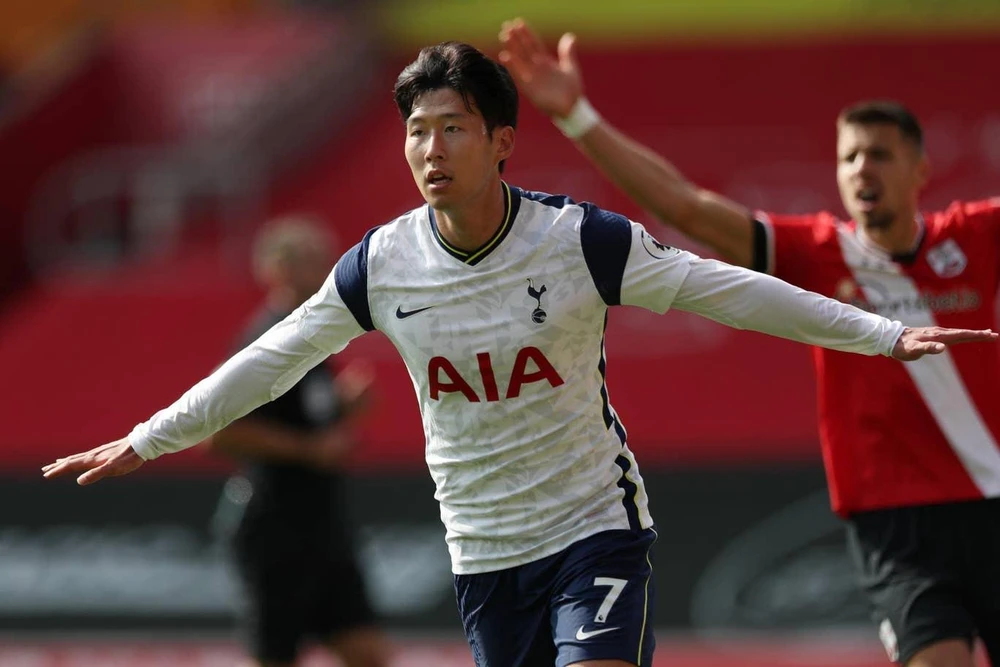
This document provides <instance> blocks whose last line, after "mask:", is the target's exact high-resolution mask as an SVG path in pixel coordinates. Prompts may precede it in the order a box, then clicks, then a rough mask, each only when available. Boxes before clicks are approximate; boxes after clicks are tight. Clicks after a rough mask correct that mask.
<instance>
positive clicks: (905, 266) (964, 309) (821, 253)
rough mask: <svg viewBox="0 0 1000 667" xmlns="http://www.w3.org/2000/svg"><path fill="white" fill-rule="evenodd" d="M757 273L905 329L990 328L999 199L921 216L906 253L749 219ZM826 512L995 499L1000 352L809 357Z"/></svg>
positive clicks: (829, 226) (999, 243) (803, 226)
mask: <svg viewBox="0 0 1000 667" xmlns="http://www.w3.org/2000/svg"><path fill="white" fill-rule="evenodd" d="M758 219H759V220H760V221H761V222H763V223H764V227H765V229H766V231H767V241H768V243H767V246H768V247H767V251H766V252H767V255H768V256H767V258H766V259H767V266H768V270H769V272H770V273H773V274H774V275H776V276H777V277H779V278H782V279H784V280H786V281H788V282H790V283H793V284H795V285H798V286H800V287H802V288H804V289H808V290H811V291H814V292H819V293H820V294H825V295H828V296H832V297H835V298H837V299H839V300H841V301H844V302H848V303H852V304H854V305H857V306H859V307H862V308H865V309H868V310H871V311H874V312H877V313H878V314H880V315H883V316H885V317H888V318H890V319H897V320H899V321H901V322H903V323H904V324H906V325H908V326H935V325H938V326H945V327H958V328H969V329H988V328H992V329H996V328H997V318H996V311H995V301H996V295H997V288H998V283H1000V199H994V200H991V201H989V202H975V203H955V204H953V205H952V206H951V207H949V208H948V209H947V210H946V211H943V212H935V213H929V214H925V215H924V217H923V231H922V239H921V241H920V243H919V246H918V247H917V248H916V250H915V251H914V252H913V253H912V255H910V256H908V257H891V256H889V255H888V254H886V253H884V252H881V251H879V250H878V249H875V248H873V247H872V246H871V245H870V244H868V243H866V242H865V240H864V239H863V238H862V237H861V236H860V235H859V232H858V229H857V226H856V224H855V223H853V222H848V223H844V222H841V221H839V220H837V219H836V218H835V217H834V216H833V215H831V214H829V213H819V214H815V215H806V216H780V215H770V214H761V215H760V216H759V217H758ZM814 359H815V362H816V374H817V382H818V388H819V426H820V439H821V442H822V447H823V460H824V464H825V466H826V473H827V478H828V482H829V487H830V497H831V502H832V505H833V509H834V511H836V512H837V513H839V514H841V515H845V516H846V515H849V514H851V513H853V512H858V511H863V510H870V509H877V508H884V507H898V506H907V505H921V504H930V503H939V502H948V501H959V500H969V499H977V498H984V497H995V496H1000V446H998V443H1000V346H998V345H995V344H979V345H959V346H957V347H952V348H950V349H949V350H948V351H946V352H945V353H943V354H940V355H935V356H928V357H924V358H923V359H921V360H919V361H916V362H912V363H906V364H904V363H900V362H898V361H895V360H893V359H889V358H885V357H882V358H876V357H861V356H858V355H852V354H844V353H842V352H834V351H830V350H824V349H821V348H815V349H814Z"/></svg>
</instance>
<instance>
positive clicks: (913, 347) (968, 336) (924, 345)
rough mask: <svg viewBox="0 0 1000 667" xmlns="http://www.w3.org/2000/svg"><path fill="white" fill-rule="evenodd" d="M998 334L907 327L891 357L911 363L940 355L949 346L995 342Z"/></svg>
mask: <svg viewBox="0 0 1000 667" xmlns="http://www.w3.org/2000/svg"><path fill="white" fill-rule="evenodd" d="M998 338H1000V334H996V333H993V332H992V331H990V330H989V329H985V330H976V329H945V328H943V327H916V328H911V327H907V328H906V329H904V330H903V334H902V335H901V336H900V337H899V340H897V341H896V346H895V347H893V348H892V357H893V358H894V359H899V360H900V361H913V360H914V359H919V358H920V357H922V356H924V355H925V354H941V353H942V352H944V351H945V350H946V349H947V348H948V346H949V345H957V344H958V343H982V342H988V341H995V340H997V339H998Z"/></svg>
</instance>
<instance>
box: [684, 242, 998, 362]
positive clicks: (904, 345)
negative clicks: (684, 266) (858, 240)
mask: <svg viewBox="0 0 1000 667" xmlns="http://www.w3.org/2000/svg"><path fill="white" fill-rule="evenodd" d="M689 257H691V259H690V262H689V265H690V270H689V271H688V273H687V276H686V277H685V278H684V282H683V283H682V284H681V287H680V289H679V290H678V291H677V296H676V297H675V298H674V302H673V307H674V308H677V309H679V310H686V311H689V312H693V313H697V314H699V315H702V316H704V317H708V318H709V319H712V320H715V321H717V322H720V323H721V324H725V325H728V326H731V327H736V328H738V329H751V330H753V331H760V332H762V333H766V334H771V335H773V336H778V337H781V338H787V339H790V340H794V341H798V342H801V343H808V344H810V345H817V346H820V347H826V348H830V349H834V350H841V351H844V352H856V353H859V354H868V355H875V354H883V355H886V356H891V357H893V358H895V359H899V360H900V361H913V360H916V359H919V358H920V357H922V356H924V355H925V354H940V353H941V352H944V351H945V349H946V348H947V346H948V345H954V344H956V343H970V342H985V341H995V340H997V334H995V333H993V332H992V331H989V330H986V331H978V330H968V329H944V328H941V327H919V328H910V327H904V326H903V325H902V324H901V323H900V322H894V321H891V320H888V319H886V318H884V317H881V316H879V315H875V314H873V313H868V312H866V311H864V310H861V309H860V308H855V307H854V306H851V305H848V304H844V303H841V302H839V301H836V300H834V299H829V298H827V297H824V296H820V295H819V294H815V293H813V292H807V291H806V290H803V289H799V288H798V287H794V286H792V285H789V284H788V283H786V282H784V281H782V280H778V279H777V278H773V277H771V276H768V275H764V274H761V273H757V272H754V271H747V270H746V269H741V268H737V267H733V266H729V265H727V264H724V263H722V262H716V261H714V260H706V259H700V258H697V257H693V256H690V255H689Z"/></svg>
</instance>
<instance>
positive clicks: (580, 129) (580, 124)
mask: <svg viewBox="0 0 1000 667" xmlns="http://www.w3.org/2000/svg"><path fill="white" fill-rule="evenodd" d="M552 122H553V123H555V126H556V127H558V128H559V131H560V132H562V133H563V134H564V135H566V136H567V137H569V138H570V139H579V138H580V137H582V136H583V135H585V134H586V133H587V132H589V131H590V130H592V129H593V128H594V127H596V126H597V125H598V123H600V122H601V115H600V114H599V113H597V109H595V108H594V107H593V106H592V105H591V104H590V102H589V101H588V100H587V98H586V97H584V96H583V95H581V96H580V97H579V98H577V100H576V103H575V104H574V105H573V108H572V109H570V112H569V114H567V115H566V116H563V117H561V118H553V119H552Z"/></svg>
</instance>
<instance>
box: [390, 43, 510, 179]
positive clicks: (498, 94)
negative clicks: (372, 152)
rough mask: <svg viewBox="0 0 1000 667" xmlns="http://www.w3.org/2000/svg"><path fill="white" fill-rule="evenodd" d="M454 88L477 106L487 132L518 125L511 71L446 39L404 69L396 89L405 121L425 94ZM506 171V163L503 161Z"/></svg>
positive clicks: (474, 49)
mask: <svg viewBox="0 0 1000 667" xmlns="http://www.w3.org/2000/svg"><path fill="white" fill-rule="evenodd" d="M441 88H451V89H452V90H454V91H455V92H457V93H458V94H459V95H461V96H462V100H464V101H465V107H466V108H467V109H469V110H470V111H471V110H472V104H475V105H476V108H477V109H478V110H479V113H481V114H482V116H483V119H484V120H485V121H486V131H487V132H488V133H489V134H490V136H492V134H493V130H494V128H497V127H506V126H508V125H509V126H510V127H514V128H516V127H517V106H518V99H517V86H516V85H514V79H513V78H511V76H510V72H508V71H507V68H506V67H504V66H503V65H501V64H500V63H498V62H496V61H494V60H492V59H490V58H489V57H487V56H486V55H485V54H483V53H482V52H481V51H479V50H478V49H476V48H475V47H473V46H470V45H469V44H463V43H462V42H442V43H441V44H436V45H434V46H427V47H424V48H423V49H421V50H420V54H419V55H417V59H416V60H414V61H413V62H412V63H410V64H409V65H407V66H406V67H405V68H403V71H402V72H400V73H399V77H398V78H397V79H396V85H395V87H394V88H393V90H392V95H393V98H394V99H395V100H396V106H397V107H398V108H399V115H400V116H402V118H403V122H404V123H405V122H406V120H407V119H408V118H409V117H410V114H411V113H413V105H414V103H415V102H416V100H417V98H418V97H420V96H421V95H423V94H424V93H427V92H430V91H432V90H438V89H441ZM500 171H501V172H502V171H503V162H502V161H501V162H500Z"/></svg>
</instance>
